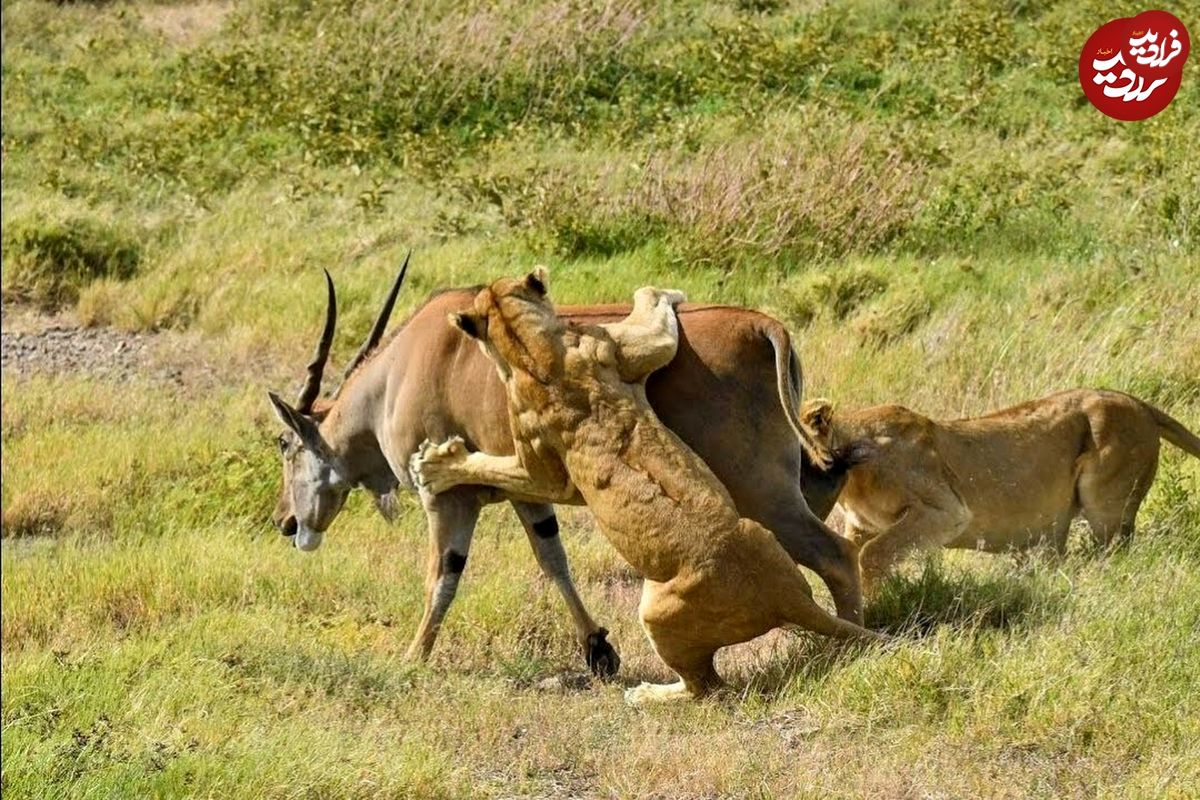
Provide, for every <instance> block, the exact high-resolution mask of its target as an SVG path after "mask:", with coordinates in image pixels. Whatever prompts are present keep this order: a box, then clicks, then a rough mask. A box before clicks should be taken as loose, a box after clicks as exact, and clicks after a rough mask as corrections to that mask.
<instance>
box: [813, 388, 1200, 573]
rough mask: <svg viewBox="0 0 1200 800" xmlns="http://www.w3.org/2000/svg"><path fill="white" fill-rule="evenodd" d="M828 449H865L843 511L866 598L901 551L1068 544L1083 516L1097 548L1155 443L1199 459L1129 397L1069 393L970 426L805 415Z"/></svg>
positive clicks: (1136, 488)
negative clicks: (861, 443) (1069, 533)
mask: <svg viewBox="0 0 1200 800" xmlns="http://www.w3.org/2000/svg"><path fill="white" fill-rule="evenodd" d="M801 416H802V418H803V419H804V421H805V423H806V425H807V427H809V428H810V429H812V430H813V431H814V433H815V434H816V435H817V436H818V437H819V438H820V439H821V440H822V441H823V442H824V443H825V445H826V446H828V447H838V446H840V444H842V443H847V442H859V441H866V442H869V444H868V445H867V446H869V447H871V448H872V449H873V452H872V454H871V456H870V457H869V458H867V459H865V460H864V461H863V463H861V464H858V465H856V466H853V467H852V468H851V469H850V470H849V471H848V472H847V473H845V477H844V481H845V486H844V487H843V489H842V491H841V495H840V498H839V502H840V503H841V505H842V507H843V509H844V510H845V519H846V535H847V536H848V537H849V538H850V539H851V540H853V541H855V542H856V543H857V544H858V545H859V546H860V548H861V549H860V553H859V564H860V566H861V568H862V579H863V584H864V589H869V588H873V587H876V586H878V583H879V581H880V580H881V579H882V578H883V577H885V576H886V575H887V573H888V571H889V570H890V569H891V568H892V567H893V566H894V565H895V564H896V563H897V562H898V561H899V560H900V559H901V558H902V557H903V556H904V555H905V553H907V552H910V551H914V550H922V549H930V548H935V547H958V548H971V549H979V550H987V551H991V552H998V551H1003V550H1009V549H1020V548H1025V547H1029V546H1032V545H1035V544H1038V543H1043V542H1044V543H1048V544H1051V545H1053V546H1054V547H1056V548H1058V549H1059V550H1062V549H1063V548H1064V547H1065V546H1066V540H1067V530H1068V527H1069V526H1070V524H1071V520H1072V519H1074V518H1075V517H1076V516H1078V515H1080V514H1082V515H1083V517H1084V519H1086V520H1087V522H1088V524H1089V526H1090V527H1091V529H1092V536H1093V538H1094V539H1095V540H1096V541H1097V542H1098V543H1100V544H1108V543H1110V542H1112V541H1114V539H1118V538H1124V537H1128V536H1129V535H1130V534H1132V533H1133V527H1134V519H1135V518H1136V516H1137V512H1138V508H1139V506H1141V503H1142V500H1143V498H1145V496H1146V492H1147V491H1148V490H1149V488H1150V484H1151V482H1152V481H1153V480H1154V475H1155V472H1156V471H1157V469H1158V454H1159V439H1160V438H1162V439H1166V440H1167V441H1168V442H1171V443H1172V444H1174V445H1175V446H1176V447H1179V448H1181V449H1183V450H1185V451H1186V452H1188V453H1190V454H1191V455H1193V456H1196V457H1200V438H1198V437H1197V436H1196V435H1195V434H1193V433H1192V432H1191V431H1189V430H1188V429H1187V428H1185V427H1184V426H1183V425H1181V424H1180V423H1179V422H1178V421H1176V420H1174V419H1172V418H1171V417H1170V416H1168V415H1167V414H1166V413H1164V412H1163V411H1161V410H1159V409H1157V408H1155V407H1154V406H1152V405H1150V404H1149V403H1146V402H1144V401H1142V400H1138V399H1137V398H1136V397H1131V396H1130V395H1127V394H1122V393H1120V392H1111V391H1096V390H1090V389H1076V390H1072V391H1065V392H1059V393H1058V394H1052V395H1050V396H1048V397H1043V398H1041V399H1039V400H1032V401H1030V402H1028V403H1022V404H1021V405H1018V406H1013V407H1012V408H1006V409H1004V410H1002V411H996V412H994V413H992V414H988V415H987V416H983V417H977V418H974V419H959V420H950V421H935V420H931V419H929V418H928V417H924V416H921V415H920V414H916V413H914V412H912V411H909V410H908V409H906V408H903V407H901V406H895V405H891V406H876V407H874V408H865V409H861V410H857V411H838V412H836V413H834V411H833V408H832V406H831V405H830V404H829V402H828V401H826V400H810V401H808V402H806V403H805V404H804V408H803V411H802V413H801Z"/></svg>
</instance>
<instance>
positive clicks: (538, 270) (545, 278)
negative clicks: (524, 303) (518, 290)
mask: <svg viewBox="0 0 1200 800" xmlns="http://www.w3.org/2000/svg"><path fill="white" fill-rule="evenodd" d="M525 285H526V286H528V287H529V288H530V289H532V290H533V291H535V292H537V293H538V294H540V295H542V296H543V297H545V296H546V292H547V291H548V290H549V287H550V270H548V269H546V268H545V267H543V266H542V265H541V264H539V265H538V266H536V267H534V268H533V271H532V272H530V273H529V274H528V275H526V276H525Z"/></svg>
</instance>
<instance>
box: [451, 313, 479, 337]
mask: <svg viewBox="0 0 1200 800" xmlns="http://www.w3.org/2000/svg"><path fill="white" fill-rule="evenodd" d="M446 318H447V319H448V320H450V324H451V325H453V326H454V327H456V328H458V329H459V330H460V331H462V332H463V333H465V334H466V335H467V336H470V337H471V338H472V339H482V338H483V337H484V336H485V335H486V334H487V317H484V316H480V315H478V314H448V315H446Z"/></svg>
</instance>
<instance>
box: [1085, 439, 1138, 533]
mask: <svg viewBox="0 0 1200 800" xmlns="http://www.w3.org/2000/svg"><path fill="white" fill-rule="evenodd" d="M1157 472H1158V454H1157V453H1155V457H1154V458H1152V459H1151V460H1150V461H1149V463H1140V464H1139V463H1130V461H1119V460H1117V459H1115V458H1113V459H1104V458H1102V457H1101V458H1096V459H1094V460H1092V461H1091V462H1090V463H1088V464H1086V465H1085V466H1084V467H1083V469H1081V470H1080V474H1079V482H1078V484H1077V489H1078V493H1079V505H1080V510H1081V511H1082V512H1083V517H1084V519H1086V520H1087V522H1088V525H1089V526H1090V527H1091V529H1092V540H1093V541H1095V542H1096V544H1098V545H1100V546H1101V547H1108V546H1111V545H1113V544H1119V543H1121V542H1124V541H1126V540H1128V539H1129V537H1131V536H1132V535H1133V529H1134V523H1135V521H1136V520H1137V513H1138V509H1140V508H1141V506H1142V501H1143V500H1144V499H1145V498H1146V493H1147V492H1149V491H1150V484H1152V483H1153V482H1154V475H1155V473H1157Z"/></svg>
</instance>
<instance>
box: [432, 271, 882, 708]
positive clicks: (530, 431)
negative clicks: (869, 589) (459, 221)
mask: <svg viewBox="0 0 1200 800" xmlns="http://www.w3.org/2000/svg"><path fill="white" fill-rule="evenodd" d="M680 300H682V296H680V295H678V294H677V293H664V292H659V291H657V290H652V289H643V290H641V291H639V292H638V294H637V295H636V297H635V304H634V310H633V313H632V314H630V316H629V317H628V318H626V319H625V320H624V321H622V322H618V323H613V324H610V325H570V324H567V323H564V322H563V321H562V320H561V319H559V317H558V316H557V315H556V314H555V311H554V307H553V306H552V305H551V303H550V301H549V299H548V297H547V296H546V276H545V271H544V270H541V269H539V270H535V271H534V272H533V273H531V274H530V275H529V276H527V277H526V278H524V279H514V278H505V279H501V280H498V281H496V282H494V283H493V284H492V285H491V286H489V287H487V288H485V289H484V290H482V291H481V292H480V293H479V294H478V295H477V296H476V298H475V302H474V307H473V308H472V309H471V310H470V311H466V312H464V313H461V314H457V315H454V317H453V321H454V323H455V324H457V325H458V327H459V328H461V329H462V330H463V331H464V332H465V333H466V334H467V335H469V336H471V337H474V338H476V339H478V340H479V342H480V343H481V345H482V347H483V349H484V352H485V353H487V355H488V356H489V357H490V358H491V359H492V360H493V362H495V364H496V366H497V368H498V370H499V372H500V376H501V378H502V380H503V381H504V384H505V388H506V390H507V394H508V402H509V419H510V424H511V426H512V430H513V436H514V440H515V444H516V451H517V453H516V455H514V456H507V457H502V456H494V455H488V454H484V453H467V452H466V450H465V448H464V447H463V445H462V443H461V442H457V441H453V440H452V441H450V442H447V443H444V444H442V445H440V446H438V445H433V444H432V443H430V444H427V445H426V446H425V447H423V448H422V450H421V452H420V453H418V454H417V455H416V456H414V458H413V464H412V466H413V472H414V477H415V479H416V480H417V482H418V483H419V484H420V485H421V486H422V487H423V491H430V492H434V493H437V492H441V491H446V490H448V489H450V488H453V487H454V486H457V485H460V484H483V485H491V486H495V487H497V488H499V489H502V490H504V491H505V492H508V493H511V494H515V495H531V496H538V497H547V498H552V499H566V498H568V497H571V496H572V495H574V494H575V492H576V491H578V492H579V494H580V495H582V497H583V499H584V500H585V501H586V503H587V505H588V507H589V508H590V509H591V511H592V513H593V514H594V515H595V518H596V521H597V523H598V524H599V527H600V529H601V530H602V531H603V532H604V534H605V535H606V537H607V538H608V539H609V541H610V542H611V543H612V544H613V546H614V547H615V548H616V549H617V551H618V552H620V553H621V555H622V556H624V557H625V559H626V560H628V561H629V563H630V564H631V565H632V566H633V567H634V568H635V569H637V570H638V571H639V572H640V573H641V574H642V575H643V576H644V577H645V584H644V586H643V593H642V601H641V605H640V608H639V614H640V617H641V620H642V625H643V627H644V628H645V630H646V633H647V634H648V635H649V637H650V639H651V642H652V643H653V645H654V648H655V650H656V652H657V653H658V654H659V656H660V657H661V658H662V659H663V661H665V662H666V663H667V665H668V666H670V667H671V669H673V670H674V671H675V672H677V673H678V674H679V676H680V678H681V681H680V682H679V683H676V684H671V685H669V686H657V685H650V684H642V685H641V686H639V687H637V688H636V689H632V690H630V692H629V693H628V694H627V699H628V700H630V702H634V703H638V702H643V701H646V700H652V699H669V698H676V697H698V696H701V695H704V694H705V693H707V692H709V691H711V690H712V689H713V688H715V687H716V686H718V685H719V683H720V678H719V677H718V675H717V673H716V670H715V669H714V667H713V656H714V655H715V653H716V651H717V650H718V649H719V648H721V647H724V646H725V645H730V644H736V643H738V642H743V641H747V640H749V639H752V638H754V637H756V636H759V635H761V634H763V633H766V632H767V631H769V630H770V629H772V628H775V627H780V626H799V627H803V628H807V629H810V630H813V631H816V632H819V633H823V634H827V635H830V636H840V637H845V638H861V639H876V638H879V636H878V634H874V633H872V632H870V631H868V630H866V629H864V628H860V627H859V626H857V625H854V624H853V623H850V622H847V621H845V620H841V619H837V618H835V617H833V616H831V615H829V614H828V613H826V612H825V611H824V610H823V609H822V608H821V607H820V606H819V605H817V604H816V603H815V602H814V601H813V599H812V595H811V591H810V589H809V587H808V584H807V582H806V581H805V580H804V577H803V576H802V575H801V573H800V571H799V570H798V569H796V567H795V565H794V563H793V562H792V560H791V559H790V558H789V557H788V555H787V553H786V552H785V551H784V549H783V548H782V547H781V546H780V545H779V543H778V542H777V541H776V539H775V537H774V536H773V535H772V534H771V532H770V531H768V530H767V529H766V528H764V527H762V526H761V525H759V524H758V523H756V522H754V521H752V520H749V519H744V518H740V517H739V514H738V512H737V508H736V506H735V505H734V503H733V500H732V498H731V497H730V495H729V493H728V491H727V490H726V489H725V487H724V486H723V485H722V484H721V483H720V481H718V480H717V478H716V476H714V475H713V473H712V471H711V470H710V469H709V468H708V466H707V465H706V464H705V463H704V461H703V460H701V458H700V457H699V456H697V455H696V454H695V452H693V451H692V450H691V449H690V448H688V447H687V445H686V444H684V443H683V441H682V440H680V439H679V437H678V436H676V435H675V434H674V433H672V432H671V431H670V429H668V428H667V427H666V426H665V425H663V424H662V422H660V421H659V419H658V417H657V416H655V414H654V411H653V410H652V409H651V407H650V404H649V403H648V402H647V400H646V394H645V388H644V385H643V382H644V379H645V378H646V376H647V375H649V373H650V372H651V371H652V370H654V369H657V368H659V367H661V366H663V365H665V364H666V363H667V362H669V361H670V360H671V358H672V357H673V356H674V354H675V350H676V348H677V346H678V327H677V325H678V323H677V321H676V319H675V314H674V310H673V308H672V306H673V304H674V303H676V302H679V301H680Z"/></svg>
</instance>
